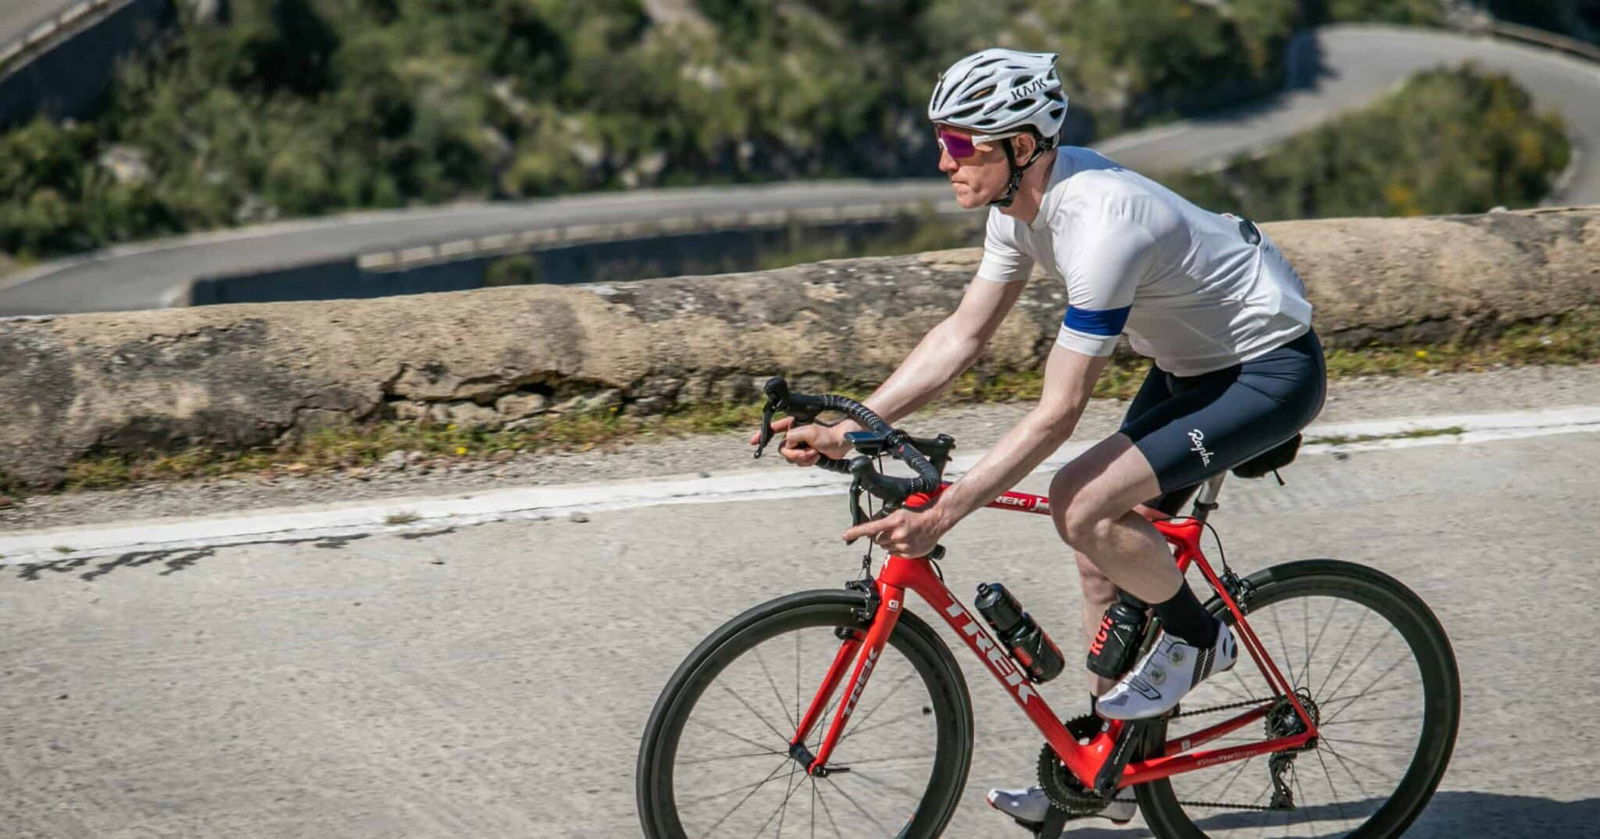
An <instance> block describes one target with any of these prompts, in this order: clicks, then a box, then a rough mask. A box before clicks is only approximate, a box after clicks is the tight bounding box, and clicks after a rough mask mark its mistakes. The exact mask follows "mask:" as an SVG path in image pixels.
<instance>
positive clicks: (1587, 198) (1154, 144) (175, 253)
mask: <svg viewBox="0 0 1600 839" xmlns="http://www.w3.org/2000/svg"><path fill="white" fill-rule="evenodd" d="M1295 55H1296V58H1295V61H1294V62H1293V63H1294V66H1295V67H1296V75H1297V77H1299V78H1301V79H1302V80H1304V81H1306V82H1307V83H1308V84H1309V85H1310V86H1309V87H1306V88H1302V89H1298V90H1296V91H1294V92H1291V93H1287V94H1285V95H1281V96H1277V97H1273V98H1271V99H1270V100H1268V101H1265V102H1262V103H1259V104H1257V105H1254V106H1252V107H1250V108H1247V109H1245V110H1243V111H1234V112H1230V113H1227V114H1219V115H1217V116H1214V117H1211V118H1207V119H1202V120H1191V121H1187V122H1182V123H1178V124H1176V125H1167V126H1162V127H1159V128H1156V129H1151V130H1149V131H1144V132H1138V133H1135V134H1131V135H1124V136H1121V137H1116V138H1112V139H1110V140H1108V141H1106V142H1104V143H1101V144H1099V145H1098V148H1100V149H1102V150H1103V151H1106V152H1107V153H1109V154H1110V155H1111V156H1113V157H1114V158H1116V159H1117V160H1119V161H1121V162H1122V163H1124V164H1126V165H1128V166H1130V167H1133V168H1135V169H1139V170H1142V171H1147V172H1160V171H1165V170H1173V169H1184V168H1191V167H1198V166H1205V165H1208V164H1211V163H1214V162H1216V161H1217V160H1219V159H1222V158H1224V157H1226V156H1228V155H1231V154H1235V153H1238V152H1242V151H1247V150H1250V149H1256V148H1262V147H1265V146H1269V145H1271V144H1272V143H1275V142H1278V141H1281V140H1282V139H1284V138H1285V137H1288V136H1289V135H1291V134H1293V133H1295V132H1297V131H1300V130H1303V129H1305V128H1308V127H1310V126H1312V125H1315V124H1317V123H1318V122H1321V121H1323V120H1325V119H1327V118H1328V117H1330V116H1332V115H1334V114H1336V113H1338V112H1340V111H1342V110H1346V109H1350V108H1355V107H1359V106H1361V105H1363V104H1365V103H1367V102H1370V101H1372V100H1373V99H1375V98H1376V97H1378V96H1379V95H1381V94H1382V93H1384V92H1385V91H1387V90H1388V89H1390V88H1391V87H1392V86H1393V85H1394V84H1395V83H1396V82H1398V81H1399V80H1401V79H1403V78H1405V77H1406V76H1408V75H1410V74H1411V73H1413V72H1415V71H1417V70H1419V69H1422V68H1425V67H1429V66H1433V65H1436V64H1440V63H1457V62H1460V61H1464V60H1467V59H1471V60H1474V61H1477V62H1479V63H1480V64H1482V65H1483V66H1485V67H1490V68H1493V69H1497V70H1505V71H1507V72H1510V73H1512V74H1513V75H1514V76H1515V77H1516V78H1517V79H1518V80H1519V81H1520V82H1522V83H1523V84H1525V85H1526V86H1527V87H1528V88H1529V89H1530V90H1532V91H1533V93H1534V95H1535V96H1536V98H1537V99H1538V101H1539V102H1540V103H1541V104H1542V105H1544V106H1546V107H1551V108H1556V109H1559V110H1561V112H1562V113H1563V114H1564V115H1565V116H1566V118H1567V120H1568V123H1569V125H1570V127H1571V131H1572V135H1573V139H1574V144H1575V148H1576V149H1577V150H1578V152H1579V154H1580V156H1579V158H1578V163H1577V166H1576V168H1575V169H1574V171H1573V173H1572V176H1571V180H1570V182H1569V184H1568V185H1567V187H1566V188H1565V189H1564V190H1563V191H1562V193H1561V195H1560V196H1559V200H1560V201H1562V202H1566V203H1574V204H1582V203H1600V152H1597V150H1600V108H1596V107H1594V102H1595V101H1596V99H1597V97H1600V68H1597V67H1596V66H1595V65H1593V64H1590V63H1586V62H1583V61H1581V60H1579V59H1576V58H1572V57H1569V56H1565V55H1562V54H1559V53H1555V52H1551V51H1547V50H1541V49H1537V48H1533V47H1526V46H1521V45H1517V44H1512V43H1508V42H1503V41H1493V40H1488V39H1479V38H1471V37H1467V36H1463V35H1457V34H1452V33H1446V32H1434V31H1420V30H1411V29H1396V28H1392V27H1375V26H1335V27H1327V28H1324V29H1321V30H1318V31H1317V32H1316V33H1313V34H1309V35H1307V36H1304V40H1303V41H1302V42H1301V45H1300V46H1299V47H1297V48H1296V51H1295ZM897 198H905V199H910V200H917V199H920V198H927V199H930V200H942V199H946V198H948V188H947V187H946V186H945V185H944V183H943V181H930V182H904V183H894V184H882V183H866V182H831V183H808V184H783V185H775V186H761V187H738V188H727V189H698V190H670V191H645V192H635V193H627V194H610V195H590V196H576V197H571V198H560V199H553V200H544V201H530V202H522V203H500V204H489V205H483V204H477V205H460V206H452V207H440V208H430V209H426V210H414V211H393V212H380V213H364V214H358V215H353V216H340V217H333V218H326V219H313V220H304V221H297V222H288V223H281V224H276V225H267V226H263V227H258V228H248V229H244V230H237V231H226V232H221V233H216V234H207V235H202V236H197V237H185V238H179V239H172V240H164V241H159V242H149V243H140V244H136V245H129V246H124V247H119V248H113V249H111V250H109V251H107V252H105V253H102V254H96V255H93V256H90V257H87V258H74V259H68V260H62V261H58V262H54V263H49V264H46V265H43V266H39V267H37V268H35V269H30V270H29V271H26V272H22V273H19V274H15V275H12V276H10V277H7V278H4V279H0V315H21V314H52V313H59V312H76V311H119V310H127V309H145V308H160V307H163V306H169V305H173V304H174V301H175V300H177V299H178V298H179V296H180V295H181V293H182V291H183V290H184V288H185V287H186V285H187V283H188V282H189V280H191V279H192V278H194V277H197V276H204V275H208V274H217V273H227V272H235V271H245V270H251V269H257V268H265V267H273V266H280V265H283V264H285V263H293V262H300V261H311V260H318V259H331V258H339V257H348V256H354V255H358V254H361V253H366V252H369V251H376V250H389V249H395V248H404V247H410V246H415V245H419V244H428V243H437V242H444V241H449V240H452V239H459V238H466V237H473V236H485V235H491V234H495V233H503V232H511V231H521V230H530V229H536V228H544V227H563V226H568V225H574V224H590V223H601V222H623V221H632V220H640V219H653V218H659V217H662V216H667V215H687V214H692V213H696V212H708V213H723V212H742V211H748V210H796V209H803V208H810V207H831V206H848V205H855V204H864V203H877V202H881V201H885V200H892V199H897Z"/></svg>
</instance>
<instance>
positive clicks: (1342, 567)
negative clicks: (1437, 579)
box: [1136, 560, 1461, 839]
mask: <svg viewBox="0 0 1600 839" xmlns="http://www.w3.org/2000/svg"><path fill="white" fill-rule="evenodd" d="M1246 583H1247V590H1248V593H1247V594H1246V595H1245V596H1244V598H1243V601H1244V602H1243V604H1242V605H1243V607H1244V610H1245V613H1246V615H1247V616H1248V618H1249V620H1250V627H1251V628H1252V629H1253V630H1254V631H1255V633H1256V635H1257V636H1258V637H1259V638H1260V640H1261V643H1262V645H1263V646H1264V647H1265V648H1266V650H1267V652H1268V654H1269V655H1270V656H1271V657H1272V658H1273V660H1274V661H1275V662H1276V663H1277V665H1278V668H1279V670H1280V671H1282V673H1283V675H1284V677H1285V678H1286V679H1288V680H1289V681H1290V683H1291V684H1292V685H1293V686H1294V687H1295V690H1296V692H1297V693H1298V694H1300V695H1301V696H1302V697H1303V698H1304V699H1306V700H1309V701H1308V702H1307V703H1306V705H1307V709H1308V710H1310V711H1311V712H1312V715H1313V717H1314V718H1316V719H1317V721H1318V722H1317V725H1318V731H1319V739H1318V742H1317V745H1316V747H1315V748H1312V749H1308V750H1306V751H1301V752H1285V753H1281V754H1279V755H1262V756H1258V757H1253V758H1250V759H1248V760H1243V761H1234V762H1231V763H1223V764H1218V765H1216V766H1211V767H1207V768H1204V769H1200V770H1196V771H1194V772H1185V773H1183V774H1180V775H1174V776H1172V777H1171V778H1168V779H1164V780H1161V781H1155V782H1151V783H1148V784H1144V785H1141V786H1140V787H1138V788H1137V790H1136V792H1137V794H1138V798H1139V805H1140V809H1141V811H1142V812H1143V814H1144V817H1145V821H1146V822H1147V823H1148V824H1149V826H1150V829H1151V830H1152V831H1153V832H1154V833H1155V834H1156V835H1157V836H1160V837H1164V839H1198V838H1199V837H1212V839H1234V838H1235V837H1241V839H1242V837H1246V836H1249V837H1256V836H1330V837H1331V836H1349V837H1361V838H1362V839H1376V838H1377V837H1393V836H1399V835H1400V834H1401V833H1402V832H1404V831H1405V829H1406V828H1407V827H1408V826H1409V825H1410V824H1411V822H1412V821H1413V820H1414V819H1416V817H1417V816H1418V814H1420V813H1421V812H1422V809H1423V808H1424V807H1425V806H1427V803H1428V799H1429V798H1431V797H1432V795H1433V792H1434V790H1435V789H1436V788H1437V787H1438V785H1439V780H1440V779H1441V778H1442V777H1443V776H1444V772H1445V768H1446V766H1447V765H1448V764H1449V762H1450V752H1451V750H1452V748H1453V747H1454V744H1455V737H1456V726H1457V723H1458V721H1459V718H1460V712H1461V686H1460V677H1459V676H1458V674H1457V671H1456V661H1455V655H1454V653H1453V652H1452V650H1451V648H1450V641H1449V638H1447V637H1446V635H1445V633H1444V629H1443V628H1442V627H1440V626H1439V622H1438V620H1437V619H1436V618H1435V617H1434V616H1433V613H1432V612H1431V611H1429V609H1428V607H1427V605H1426V604H1424V603H1423V602H1422V600H1421V599H1420V598H1418V597H1417V596H1416V595H1415V594H1413V593H1412V592H1411V590H1410V589H1408V588H1406V587H1405V586H1404V585H1403V584H1401V583H1400V582H1399V581H1397V580H1395V579H1394V578H1392V577H1389V576H1388V575H1386V574H1383V573H1382V572H1379V571H1376V570H1373V569H1371V568H1366V567H1364V566H1360V565H1354V564H1351V563H1346V562H1338V561H1335V560H1306V561H1302V562H1292V563H1287V564H1284V565H1279V566H1276V567H1273V568H1269V569H1267V570H1265V571H1262V572H1259V573H1257V574H1253V575H1251V576H1250V577H1249V578H1248V579H1247V580H1246ZM1207 605H1208V607H1209V608H1210V609H1211V610H1212V611H1213V612H1214V613H1219V614H1221V615H1222V617H1223V618H1224V619H1225V620H1227V621H1228V622H1229V624H1230V625H1231V624H1232V623H1234V618H1233V616H1232V614H1231V613H1227V611H1226V607H1225V606H1223V604H1222V602H1221V601H1220V600H1219V599H1215V598H1214V599H1213V600H1212V601H1211V602H1210V603H1209V604H1207ZM1241 647H1242V645H1241ZM1271 696H1272V694H1271V692H1270V691H1269V690H1268V689H1267V682H1266V680H1265V678H1264V677H1262V675H1261V673H1260V671H1259V670H1257V669H1256V666H1255V664H1254V662H1253V661H1252V660H1251V659H1250V657H1249V655H1248V654H1247V653H1244V652H1241V654H1240V659H1239V661H1238V663H1237V664H1235V666H1234V668H1233V669H1232V670H1231V671H1230V672H1228V673H1225V674H1221V675H1218V676H1214V677H1212V679H1210V680H1208V681H1207V682H1204V683H1202V684H1201V685H1200V686H1198V687H1197V688H1195V690H1194V691H1193V692H1192V693H1191V694H1190V695H1189V696H1187V697H1185V698H1184V702H1183V706H1182V708H1180V712H1181V713H1180V716H1178V717H1176V718H1173V719H1170V720H1167V721H1165V722H1160V723H1156V724H1155V725H1154V726H1153V727H1152V733H1151V735H1150V742H1151V743H1152V744H1153V748H1154V750H1156V751H1159V750H1160V748H1161V746H1160V744H1161V743H1162V742H1165V741H1167V740H1172V739H1174V738H1180V737H1182V736H1183V735H1184V734H1187V733H1192V732H1195V731H1198V730H1199V729H1201V728H1204V727H1206V726H1208V725H1214V724H1216V723H1218V722H1221V721H1222V720H1224V719H1226V718H1227V717H1228V716H1230V715H1232V714H1237V713H1239V712H1240V710H1238V709H1235V710H1232V711H1227V712H1219V713H1215V714H1205V713H1195V712H1197V711H1203V710H1204V709H1206V708H1210V707H1215V706H1220V705H1230V704H1231V705H1244V704H1246V703H1248V702H1249V701H1250V700H1252V699H1256V700H1265V699H1270V698H1271ZM1190 714H1193V716H1190ZM1298 724H1299V720H1298V718H1297V717H1295V716H1294V715H1293V714H1292V713H1275V714H1269V715H1268V717H1267V719H1266V720H1265V721H1264V723H1261V724H1257V725H1255V726H1250V727H1247V728H1245V729H1241V730H1240V731H1237V732H1234V733H1233V734H1231V735H1229V736H1227V737H1224V738H1221V739H1219V740H1216V741H1213V742H1211V743H1208V744H1206V745H1205V746H1203V747H1202V748H1206V749H1211V748H1224V747H1227V746H1238V745H1243V744H1246V743H1259V742H1261V741H1262V740H1263V739H1267V738H1270V737H1276V736H1283V735H1285V734H1290V733H1295V731H1294V729H1295V727H1296V726H1297V725H1298ZM1275 779H1276V780H1275ZM1285 804H1288V805H1289V806H1284V805H1285ZM1269 808H1270V809H1269Z"/></svg>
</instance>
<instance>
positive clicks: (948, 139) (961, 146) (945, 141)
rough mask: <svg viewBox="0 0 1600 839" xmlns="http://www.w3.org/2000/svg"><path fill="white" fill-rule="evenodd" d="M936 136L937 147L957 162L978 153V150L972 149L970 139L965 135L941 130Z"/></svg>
mask: <svg viewBox="0 0 1600 839" xmlns="http://www.w3.org/2000/svg"><path fill="white" fill-rule="evenodd" d="M938 136H939V147H940V148H942V149H944V150H945V151H947V152H949V153H950V156H951V157H953V158H955V159H957V160H960V159H961V158H963V157H971V156H973V155H975V154H977V153H978V150H977V149H975V148H973V147H972V138H971V137H969V136H967V135H966V134H958V133H956V132H954V131H949V130H946V129H943V128H941V129H939V135H938Z"/></svg>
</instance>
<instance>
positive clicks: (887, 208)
mask: <svg viewBox="0 0 1600 839" xmlns="http://www.w3.org/2000/svg"><path fill="white" fill-rule="evenodd" d="M929 206H930V205H929V202H927V201H925V200H917V201H885V202H881V203H877V204H858V205H854V206H834V207H816V208H812V209H804V210H752V211H747V212H733V213H716V214H703V213H701V214H694V215H679V216H666V217H663V218H659V219H650V220H647V221H630V222H616V223H613V224H577V225H571V226H568V227H541V228H536V229H533V230H526V231H523V232H521V233H497V234H493V235H489V236H478V237H474V238H471V239H455V240H452V241H448V242H439V243H435V244H428V245H418V246H415V247H409V248H397V249H392V250H383V251H372V252H368V253H364V254H361V255H359V256H357V257H356V265H357V267H359V268H360V269H361V270H363V271H395V270H401V269H406V268H415V267H417V266H419V265H426V264H429V263H435V262H448V261H451V260H455V259H462V258H469V257H479V256H492V255H497V254H512V253H525V252H528V251H538V250H545V249H548V248H557V247H566V246H569V245H583V244H594V243H597V242H619V241H627V240H630V239H643V238H651V237H655V236H673V235H681V234H685V233H709V232H714V231H719V230H752V229H759V228H772V227H782V226H784V225H787V224H831V223H844V222H857V221H881V220H886V219H892V218H894V217H895V216H899V215H905V214H906V213H914V212H918V211H921V210H923V209H925V208H928V207H929ZM931 208H932V210H933V212H934V213H935V214H936V215H949V214H953V213H956V212H959V211H960V205H958V204H956V203H955V201H953V200H948V201H940V202H936V203H933V204H932V205H931Z"/></svg>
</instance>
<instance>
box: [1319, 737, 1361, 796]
mask: <svg viewBox="0 0 1600 839" xmlns="http://www.w3.org/2000/svg"><path fill="white" fill-rule="evenodd" d="M1324 745H1327V744H1324ZM1327 750H1328V754H1330V755H1333V759H1334V760H1335V761H1336V762H1337V763H1338V764H1339V767H1340V768H1341V769H1343V770H1344V774H1346V775H1349V776H1350V780H1352V781H1355V782H1356V789H1358V790H1361V795H1362V797H1363V798H1371V797H1372V793H1369V792H1367V787H1366V785H1365V784H1363V783H1361V778H1360V777H1358V776H1357V775H1356V773H1355V772H1353V771H1351V769H1350V763H1353V762H1354V761H1350V762H1346V760H1345V758H1344V756H1343V755H1341V754H1339V752H1338V751H1337V750H1335V749H1334V748H1333V746H1331V745H1328V749H1327ZM1319 751H1320V750H1319ZM1357 765H1359V764H1357Z"/></svg>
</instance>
